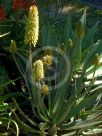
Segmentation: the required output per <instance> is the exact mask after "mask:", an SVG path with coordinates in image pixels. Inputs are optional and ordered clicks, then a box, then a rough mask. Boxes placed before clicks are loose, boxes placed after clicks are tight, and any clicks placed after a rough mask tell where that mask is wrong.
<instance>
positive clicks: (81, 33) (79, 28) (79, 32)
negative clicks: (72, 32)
mask: <svg viewBox="0 0 102 136" xmlns="http://www.w3.org/2000/svg"><path fill="white" fill-rule="evenodd" d="M76 35H77V36H78V37H80V38H83V37H84V35H85V31H84V28H83V24H82V22H81V21H79V22H78V24H77V26H76Z"/></svg>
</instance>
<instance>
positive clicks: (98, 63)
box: [94, 53, 100, 66]
mask: <svg viewBox="0 0 102 136" xmlns="http://www.w3.org/2000/svg"><path fill="white" fill-rule="evenodd" d="M94 65H95V66H99V65H100V61H99V55H98V53H97V54H96V55H95V58H94Z"/></svg>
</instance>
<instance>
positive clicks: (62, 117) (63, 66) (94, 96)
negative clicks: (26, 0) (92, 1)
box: [0, 9, 102, 136]
mask: <svg viewBox="0 0 102 136" xmlns="http://www.w3.org/2000/svg"><path fill="white" fill-rule="evenodd" d="M37 10H38V9H37ZM23 13H24V11H23ZM39 14H40V13H39ZM71 14H72V13H69V15H68V17H67V18H65V19H64V20H63V19H62V20H61V21H59V20H56V19H55V20H54V21H52V20H48V21H45V23H44V22H43V21H42V20H40V21H42V22H40V30H39V37H36V36H38V33H37V34H36V31H35V29H36V25H34V22H32V21H31V22H30V21H29V25H31V24H32V23H33V24H32V27H30V28H29V25H28V26H27V25H25V21H27V23H28V20H26V19H25V18H23V19H22V20H20V21H21V22H20V21H19V20H18V23H19V24H20V27H21V28H22V27H23V26H24V25H25V26H27V29H26V30H27V32H29V29H30V31H31V32H32V30H31V29H32V28H33V29H34V30H33V31H34V33H31V35H29V37H28V36H27V34H28V33H26V36H27V37H26V38H28V39H27V42H26V44H27V45H25V43H24V39H23V38H24V30H22V35H20V36H19V33H18V31H16V33H15V36H14V38H13V40H11V39H10V38H9V37H7V40H8V41H9V42H8V41H7V43H5V44H4V45H6V44H10V41H11V44H10V47H8V46H7V47H1V48H2V49H3V50H4V51H6V52H8V54H9V55H10V57H12V61H13V62H15V65H16V66H17V67H16V70H17V68H18V70H19V73H20V78H21V79H22V78H23V79H24V88H23V89H21V90H22V92H20V90H19V91H18V90H17V92H16V93H15V92H13V93H11V92H10V90H9V89H8V88H6V89H8V90H9V91H8V94H6V95H5V94H3V95H2V96H0V100H1V102H2V105H0V106H1V107H2V108H1V109H2V110H3V112H5V110H6V112H7V115H8V116H9V113H10V116H9V117H8V116H6V117H5V116H0V117H1V118H0V120H1V121H2V122H3V125H4V126H5V127H6V128H7V126H8V123H9V121H10V123H11V124H10V125H11V127H9V128H14V126H13V125H14V124H15V127H16V135H17V136H18V135H19V129H20V130H23V131H24V132H25V133H27V134H28V133H30V134H31V135H43V136H47V135H52V136H54V135H58V136H60V135H61V136H75V135H80V136H81V135H92V134H99V133H101V132H102V129H101V125H102V121H101V119H100V118H101V116H102V112H101V110H102V106H101V97H102V93H101V89H102V82H99V83H97V81H102V73H101V66H102V63H101V58H102V54H101V50H102V40H97V41H96V39H94V37H95V32H96V29H97V26H98V24H99V22H97V23H96V24H95V25H94V26H92V28H91V29H90V31H87V25H86V11H85V12H84V14H83V15H82V17H81V19H80V20H79V21H78V22H77V24H76V28H73V26H72V15H71ZM37 15H38V14H37ZM31 17H32V16H31ZM33 20H35V18H33ZM50 21H51V22H50ZM35 22H38V20H35ZM6 23H7V22H6ZM9 23H10V24H12V26H14V25H15V24H16V20H13V21H11V22H9ZM43 23H44V24H43ZM38 24H39V23H38ZM16 25H17V24H16ZM4 26H5V24H4ZM9 26H10V25H9ZM17 27H19V26H18V25H17ZM38 27H39V26H37V32H38ZM9 29H10V31H11V35H10V36H13V34H12V31H13V30H12V29H13V28H9ZM8 35H9V33H8V34H7V35H6V34H4V36H3V37H2V36H1V38H5V36H8ZM33 36H34V37H36V38H34V37H33ZM16 37H17V40H16ZM22 37H23V38H22ZM32 37H33V38H32ZM29 38H30V39H29ZM38 38H39V40H38ZM22 39H23V40H22ZM32 39H33V42H32ZM35 39H36V42H35V41H34V40H35ZM2 40H3V39H2ZM37 40H38V41H37ZM12 43H13V44H12ZM32 44H33V45H32ZM35 44H36V46H35ZM11 45H12V46H11ZM13 45H14V46H13ZM21 46H22V47H21ZM35 47H36V48H35ZM40 47H41V48H40ZM50 51H51V52H50ZM3 70H4V69H3ZM17 72H18V71H17ZM18 79H19V78H18ZM9 80H10V79H9ZM9 80H8V81H7V80H6V82H4V83H3V84H2V85H0V87H4V88H5V87H7V85H9V84H12V83H14V82H15V80H13V81H11V80H10V81H9ZM4 88H3V89H4ZM3 91H4V90H3ZM6 91H7V90H6ZM26 93H27V94H26ZM16 96H18V97H17V98H16ZM21 96H22V97H23V98H25V99H26V101H23V100H22V101H23V102H24V103H27V102H28V103H30V105H31V108H32V109H31V108H30V111H29V112H27V114H26V112H25V108H22V107H21V103H19V100H18V98H19V99H20V97H21ZM22 97H21V98H22ZM8 99H10V102H8V106H7V105H6V106H5V105H4V104H3V102H5V101H7V100H8ZM25 105H26V104H25ZM27 108H28V107H27ZM8 110H9V112H8ZM23 110H24V111H23ZM28 110H29V109H28ZM28 114H29V115H28ZM14 130H15V128H14ZM10 132H11V131H10ZM10 134H11V133H10ZM4 135H9V132H7V133H4Z"/></svg>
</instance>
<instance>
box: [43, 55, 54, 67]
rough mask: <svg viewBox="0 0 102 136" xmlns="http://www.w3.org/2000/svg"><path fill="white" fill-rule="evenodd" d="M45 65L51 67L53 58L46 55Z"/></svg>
mask: <svg viewBox="0 0 102 136" xmlns="http://www.w3.org/2000/svg"><path fill="white" fill-rule="evenodd" d="M43 64H44V66H45V67H50V66H51V65H52V56H51V55H50V56H49V55H46V56H44V57H43Z"/></svg>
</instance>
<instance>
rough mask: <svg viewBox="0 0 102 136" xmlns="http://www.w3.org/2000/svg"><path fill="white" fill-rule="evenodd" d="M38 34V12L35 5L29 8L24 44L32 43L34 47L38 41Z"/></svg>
mask: <svg viewBox="0 0 102 136" xmlns="http://www.w3.org/2000/svg"><path fill="white" fill-rule="evenodd" d="M38 35H39V14H38V8H37V6H36V5H33V6H31V7H30V9H29V14H28V20H27V24H26V27H25V39H24V41H25V44H33V45H34V47H35V46H36V43H37V41H38Z"/></svg>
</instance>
